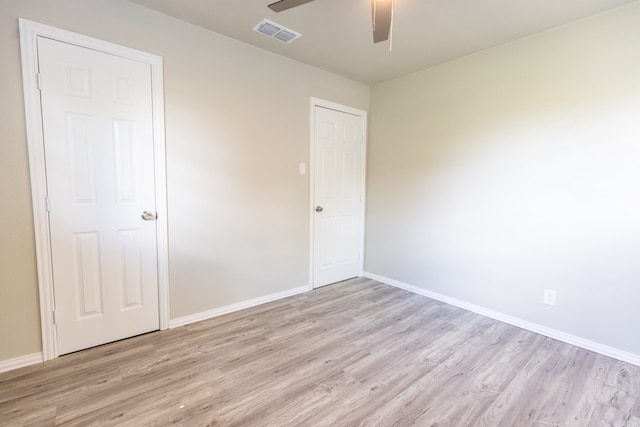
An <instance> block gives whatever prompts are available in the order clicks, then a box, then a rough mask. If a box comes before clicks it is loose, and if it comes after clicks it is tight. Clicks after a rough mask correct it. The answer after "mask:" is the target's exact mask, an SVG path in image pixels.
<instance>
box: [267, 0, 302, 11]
mask: <svg viewBox="0 0 640 427" xmlns="http://www.w3.org/2000/svg"><path fill="white" fill-rule="evenodd" d="M312 1H313V0H280V1H277V2H275V3H271V4H270V5H269V9H271V10H273V11H274V12H282V11H283V10H287V9H291V8H292V7H296V6H300V5H303V4H305V3H309V2H312Z"/></svg>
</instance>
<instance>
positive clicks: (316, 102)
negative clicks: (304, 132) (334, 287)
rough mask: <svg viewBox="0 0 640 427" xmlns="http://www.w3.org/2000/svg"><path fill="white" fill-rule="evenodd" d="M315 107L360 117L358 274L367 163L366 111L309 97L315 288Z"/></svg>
mask: <svg viewBox="0 0 640 427" xmlns="http://www.w3.org/2000/svg"><path fill="white" fill-rule="evenodd" d="M316 107H321V108H327V109H329V110H335V111H339V112H341V113H346V114H351V115H353V116H357V117H360V119H361V120H362V158H361V168H360V170H361V177H360V189H361V193H360V194H362V203H361V204H360V206H361V207H360V209H361V211H360V218H362V221H361V224H360V226H359V229H360V236H361V239H360V244H359V252H360V260H359V261H360V263H359V266H358V275H360V276H362V273H363V271H364V229H365V228H364V225H365V205H366V191H365V190H366V175H367V174H366V165H367V112H366V111H364V110H359V109H357V108H353V107H347V106H346V105H342V104H337V103H335V102H331V101H326V100H324V99H320V98H315V97H311V121H310V123H311V126H310V127H311V139H310V141H311V144H310V153H309V267H310V268H309V283H310V284H311V288H312V289H316V288H317V286H316V283H315V262H314V251H315V236H314V230H315V219H316V215H314V212H315V184H316V182H315V172H316V164H315V162H316V159H315V147H316V141H315V139H316Z"/></svg>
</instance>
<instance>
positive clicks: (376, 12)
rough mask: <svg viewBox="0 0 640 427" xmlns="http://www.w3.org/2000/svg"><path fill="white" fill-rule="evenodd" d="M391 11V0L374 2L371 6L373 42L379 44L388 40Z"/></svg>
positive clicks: (376, 0) (375, 0)
mask: <svg viewBox="0 0 640 427" xmlns="http://www.w3.org/2000/svg"><path fill="white" fill-rule="evenodd" d="M392 11H393V1H392V0H374V6H373V42H374V43H379V42H383V41H386V40H389V32H390V31H391V18H392Z"/></svg>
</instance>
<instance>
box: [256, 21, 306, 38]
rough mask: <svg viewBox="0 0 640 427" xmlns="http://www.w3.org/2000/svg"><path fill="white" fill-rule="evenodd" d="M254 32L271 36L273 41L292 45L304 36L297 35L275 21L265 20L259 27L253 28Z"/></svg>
mask: <svg viewBox="0 0 640 427" xmlns="http://www.w3.org/2000/svg"><path fill="white" fill-rule="evenodd" d="M253 30H254V31H257V32H259V33H262V34H264V35H265V36H269V37H271V38H273V39H278V40H280V41H281V42H284V43H291V42H292V41H294V40H295V39H297V38H299V37H301V36H302V34H300V33H297V32H295V31H293V30H291V29H289V28H285V27H283V26H282V25H280V24H276V23H275V22H273V21H269V20H268V19H264V20H263V21H262V22H260V23H259V24H258V25H256V26H255V27H253Z"/></svg>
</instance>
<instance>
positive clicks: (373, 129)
mask: <svg viewBox="0 0 640 427" xmlns="http://www.w3.org/2000/svg"><path fill="white" fill-rule="evenodd" d="M639 22H640V3H635V4H633V5H631V6H628V7H625V8H622V9H618V10H616V11H613V12H610V13H607V14H604V15H600V16H597V17H593V18H591V19H587V20H584V21H580V22H578V23H574V24H572V25H568V26H565V27H562V28H559V29H556V30H554V31H549V32H546V33H542V34H539V35H536V36H534V37H530V38H527V39H523V40H520V41H517V42H515V43H511V44H508V45H503V46H501V47H498V48H495V49H491V50H488V51H484V52H481V53H479V54H476V55H474V56H470V57H466V58H463V59H460V60H457V61H455V62H451V63H448V64H445V65H442V66H439V67H436V68H433V69H429V70H425V71H422V72H419V73H416V74H413V75H410V76H407V77H404V78H399V79H396V80H393V81H389V82H385V83H381V84H378V85H375V86H373V87H372V90H371V105H370V115H369V118H370V132H369V146H368V150H369V151H368V152H369V159H368V160H369V164H368V183H367V185H368V187H367V188H368V194H367V197H368V199H367V202H368V203H367V212H368V214H367V229H366V265H365V269H366V270H367V271H368V272H371V273H374V274H378V275H380V276H383V277H387V278H391V279H394V280H397V281H400V282H404V283H406V284H410V285H414V286H418V287H421V288H423V289H426V290H429V291H432V292H437V293H440V294H443V295H445V296H448V297H451V298H456V299H459V300H462V301H465V302H467V303H471V304H475V305H478V306H481V307H484V308H487V309H489V310H494V311H497V312H500V313H504V314H508V315H511V316H515V317H517V318H520V319H523V320H525V321H528V322H533V323H536V324H538V325H542V326H546V327H550V328H554V329H557V330H559V331H562V332H565V333H568V334H572V335H575V336H578V337H581V338H584V339H588V340H591V341H595V342H597V343H600V344H603V345H606V346H610V347H613V348H617V349H620V350H624V351H627V352H631V353H633V354H637V355H640V340H639V339H638V325H640V310H639V309H638V302H640V49H639V48H638V46H640V25H638V23H639ZM545 288H549V289H555V290H557V305H556V306H555V307H550V306H546V305H543V304H542V303H541V301H542V295H543V290H544V289H545Z"/></svg>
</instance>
